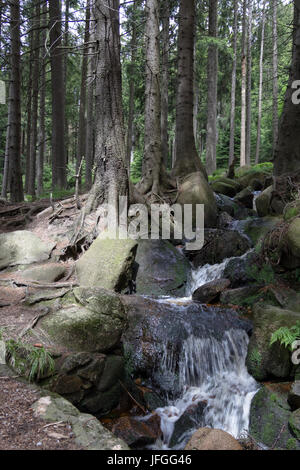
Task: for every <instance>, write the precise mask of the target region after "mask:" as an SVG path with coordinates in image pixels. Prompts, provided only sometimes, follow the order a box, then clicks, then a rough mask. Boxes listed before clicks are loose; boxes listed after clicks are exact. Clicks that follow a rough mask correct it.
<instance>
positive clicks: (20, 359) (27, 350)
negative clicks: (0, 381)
mask: <svg viewBox="0 0 300 470" xmlns="http://www.w3.org/2000/svg"><path fill="white" fill-rule="evenodd" d="M6 350H7V356H8V357H7V358H8V361H9V362H10V364H11V365H12V367H13V368H14V369H16V370H17V371H18V372H19V373H20V374H21V375H25V376H26V377H27V378H28V380H29V382H33V381H34V380H37V381H38V380H39V379H40V378H41V377H43V376H44V375H45V374H47V373H49V374H51V373H52V372H54V369H55V363H54V360H53V358H52V356H51V355H50V354H49V352H48V351H46V350H45V348H36V347H34V346H32V345H30V344H26V343H21V342H17V341H14V340H13V339H10V340H8V341H7V342H6Z"/></svg>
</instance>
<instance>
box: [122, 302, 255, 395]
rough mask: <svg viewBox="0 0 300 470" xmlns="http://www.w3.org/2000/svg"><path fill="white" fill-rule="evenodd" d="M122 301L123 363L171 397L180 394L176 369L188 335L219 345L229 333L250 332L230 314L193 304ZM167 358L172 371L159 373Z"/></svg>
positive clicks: (235, 315)
mask: <svg viewBox="0 0 300 470" xmlns="http://www.w3.org/2000/svg"><path fill="white" fill-rule="evenodd" d="M122 300H123V302H124V303H125V305H126V311H127V318H128V328H127V329H126V331H125V332H124V334H123V336H122V340H123V345H124V351H125V357H126V362H127V363H128V365H129V367H130V369H131V371H132V373H134V374H135V375H136V376H142V377H145V378H147V379H148V378H149V379H150V378H151V381H152V383H153V384H155V386H157V387H158V388H159V389H160V390H162V391H164V392H168V393H170V394H171V395H173V396H178V392H182V389H181V385H182V382H181V380H182V377H181V378H180V377H179V374H178V369H177V368H176V365H177V364H178V362H177V361H178V360H179V356H180V354H182V348H183V345H184V342H185V340H187V339H188V338H190V336H191V332H192V333H193V336H194V337H195V338H204V337H205V338H207V337H213V338H215V339H216V340H218V341H219V340H221V339H222V338H223V337H224V334H225V332H226V331H227V330H229V329H243V330H245V331H247V332H250V330H251V327H252V326H251V323H250V322H248V321H246V320H242V319H240V318H239V317H238V315H237V313H236V312H235V311H233V310H229V309H219V308H214V309H212V308H211V307H206V306H204V305H200V304H198V303H196V302H193V303H190V304H186V303H182V302H180V300H178V301H177V300H174V301H171V302H166V301H161V300H153V299H148V298H144V297H140V296H122ZM175 318H176V321H174V319H175ZM166 354H167V355H170V357H171V356H172V363H173V364H174V370H173V369H172V368H171V367H170V368H168V370H162V369H161V365H162V357H164V356H165V355H166ZM165 361H166V359H165Z"/></svg>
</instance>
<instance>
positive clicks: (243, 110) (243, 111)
mask: <svg viewBox="0 0 300 470" xmlns="http://www.w3.org/2000/svg"><path fill="white" fill-rule="evenodd" d="M246 25H247V0H244V4H243V31H242V56H241V57H242V78H241V156H240V165H241V166H243V165H246V71H247V65H246Z"/></svg>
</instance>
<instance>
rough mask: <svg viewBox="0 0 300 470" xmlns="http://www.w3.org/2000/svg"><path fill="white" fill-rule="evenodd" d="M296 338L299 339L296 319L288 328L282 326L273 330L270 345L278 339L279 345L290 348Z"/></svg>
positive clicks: (299, 323) (298, 324) (298, 325)
mask: <svg viewBox="0 0 300 470" xmlns="http://www.w3.org/2000/svg"><path fill="white" fill-rule="evenodd" d="M297 339H300V321H297V322H296V324H295V325H293V326H291V327H290V328H288V327H287V326H282V327H281V328H279V329H278V330H276V331H274V333H273V334H272V336H271V341H270V346H272V344H274V343H276V342H277V341H278V342H279V343H280V345H281V346H284V347H285V348H288V349H290V350H292V345H293V343H294V341H296V340H297Z"/></svg>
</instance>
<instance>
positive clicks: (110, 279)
mask: <svg viewBox="0 0 300 470" xmlns="http://www.w3.org/2000/svg"><path fill="white" fill-rule="evenodd" d="M136 250H137V242H136V241H135V240H131V239H128V240H112V239H101V238H99V237H98V238H97V239H96V240H95V241H94V242H93V243H92V245H91V246H90V248H89V249H88V250H87V251H86V252H85V253H84V255H83V256H81V258H80V259H79V260H78V261H77V263H76V273H77V277H78V281H79V283H80V285H81V286H85V287H87V286H88V287H102V288H105V289H110V290H114V291H116V292H121V291H122V290H123V289H126V288H127V286H128V282H129V280H131V279H132V266H133V262H134V259H135V254H136Z"/></svg>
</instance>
